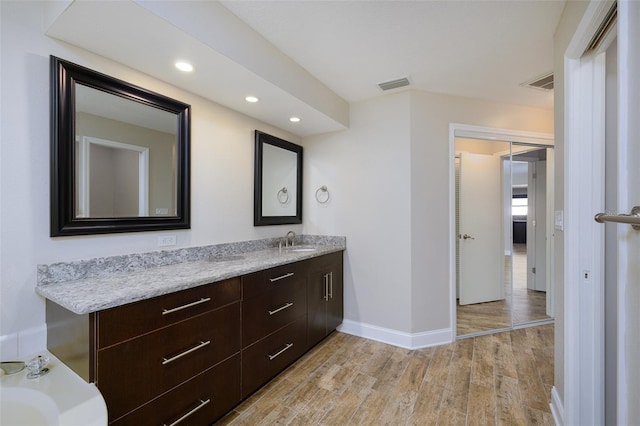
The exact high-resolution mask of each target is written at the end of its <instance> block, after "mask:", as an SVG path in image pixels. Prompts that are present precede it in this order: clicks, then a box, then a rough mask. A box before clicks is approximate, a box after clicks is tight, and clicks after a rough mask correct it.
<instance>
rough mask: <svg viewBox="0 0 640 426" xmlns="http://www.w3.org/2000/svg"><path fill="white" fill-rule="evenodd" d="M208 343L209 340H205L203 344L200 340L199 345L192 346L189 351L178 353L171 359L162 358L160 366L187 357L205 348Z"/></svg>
mask: <svg viewBox="0 0 640 426" xmlns="http://www.w3.org/2000/svg"><path fill="white" fill-rule="evenodd" d="M209 343H211V340H207V341H206V342H203V341H202V340H200V343H199V344H198V345H197V346H194V347H193V348H191V349H188V350H186V351H184V352H182V353H180V354H178V355H176V356H172V357H171V358H162V365H167V364H169V363H170V362H173V361H175V360H177V359H179V358H182V357H183V356H185V355H189V354H190V353H191V352H193V351H197V350H198V349H202V348H204V347H205V346H207V345H208V344H209Z"/></svg>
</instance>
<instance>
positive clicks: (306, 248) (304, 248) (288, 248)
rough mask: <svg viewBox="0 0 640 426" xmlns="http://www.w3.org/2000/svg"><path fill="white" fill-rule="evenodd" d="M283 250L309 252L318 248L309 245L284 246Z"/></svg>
mask: <svg viewBox="0 0 640 426" xmlns="http://www.w3.org/2000/svg"><path fill="white" fill-rule="evenodd" d="M283 250H286V251H290V252H293V253H303V252H309V251H316V250H318V249H317V248H316V247H309V246H293V247H287V248H283Z"/></svg>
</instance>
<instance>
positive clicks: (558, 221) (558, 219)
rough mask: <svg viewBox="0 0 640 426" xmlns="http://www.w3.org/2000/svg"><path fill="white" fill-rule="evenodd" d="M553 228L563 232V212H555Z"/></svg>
mask: <svg viewBox="0 0 640 426" xmlns="http://www.w3.org/2000/svg"><path fill="white" fill-rule="evenodd" d="M554 227H555V228H556V229H557V230H559V231H564V210H556V211H555V221H554Z"/></svg>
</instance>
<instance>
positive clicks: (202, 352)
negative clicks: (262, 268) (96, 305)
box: [91, 278, 241, 424]
mask: <svg viewBox="0 0 640 426" xmlns="http://www.w3.org/2000/svg"><path fill="white" fill-rule="evenodd" d="M240 290H241V289H240V279H239V278H234V279H230V280H226V281H222V282H219V283H213V284H208V285H205V286H201V287H196V288H193V289H189V290H184V291H179V292H176V293H172V294H168V295H165V296H160V297H155V298H152V299H148V300H144V301H141V302H136V303H132V304H129V305H124V306H120V307H117V308H112V309H108V310H104V311H99V312H96V313H95V314H93V318H92V321H93V330H94V333H93V336H94V338H93V339H92V345H91V346H92V348H93V349H92V353H93V354H95V355H94V356H93V360H94V365H93V368H92V373H93V374H92V381H93V382H94V383H95V384H96V386H97V387H98V389H100V392H101V393H102V395H103V397H104V399H105V402H106V404H107V411H108V413H109V422H110V423H114V422H117V423H119V424H136V420H135V419H138V418H140V416H142V414H140V413H138V412H139V411H140V410H141V411H140V412H144V413H146V412H148V408H144V409H143V407H148V406H150V405H151V406H155V405H161V406H163V407H166V408H167V409H168V410H160V411H159V413H158V414H157V415H158V416H161V417H162V418H163V420H167V418H169V419H170V418H172V411H176V412H181V408H186V407H188V406H190V404H192V403H193V401H200V400H201V399H202V398H204V397H207V398H208V396H207V395H212V394H213V392H214V389H215V388H216V387H217V386H218V384H217V383H216V382H215V381H213V382H210V383H209V384H208V385H206V386H205V388H203V389H200V388H199V387H197V386H196V387H195V390H193V391H192V388H193V383H195V382H199V381H201V380H204V379H203V378H198V379H196V378H197V377H199V376H201V375H203V374H205V373H203V372H205V371H209V370H211V369H212V367H215V366H217V365H218V364H220V363H224V362H226V361H225V360H228V359H230V358H232V357H234V356H236V357H237V359H238V361H237V362H235V363H233V362H227V363H226V364H225V365H226V369H232V368H235V369H236V370H237V371H225V376H224V377H225V380H224V381H228V380H231V378H233V377H236V381H237V383H236V384H233V385H229V386H230V388H229V392H230V394H229V395H226V399H225V400H222V401H221V400H219V401H216V410H222V412H223V413H224V412H226V411H228V410H230V409H231V408H233V407H234V406H235V405H236V404H237V403H238V402H240V364H239V359H240ZM213 371H214V370H211V371H209V373H207V376H211V375H212V374H213ZM216 371H218V373H217V374H216V375H215V376H216V377H217V376H219V375H220V372H219V369H218V370H216ZM193 381H195V382H193ZM188 383H191V384H188ZM234 387H235V388H236V389H237V391H233V392H232V390H233V389H234ZM202 391H204V394H203V395H201V393H202ZM168 392H170V393H171V395H173V396H172V397H171V398H175V399H176V400H179V401H181V403H182V404H183V405H184V407H182V406H179V405H175V404H173V403H171V404H168V403H167V404H164V403H161V402H159V401H163V400H168V399H171V398H169V396H167V393H168ZM203 400H206V399H203ZM206 405H207V406H208V405H209V404H206ZM196 406H197V405H196ZM204 408H205V407H204V406H203V407H202V409H198V410H197V411H198V415H197V416H195V412H194V413H193V415H194V416H195V417H194V418H199V417H202V416H204V415H206V413H211V412H212V409H211V407H207V409H206V410H205V409H204ZM189 411H191V410H187V412H189ZM214 411H215V410H214ZM155 416H156V415H154V416H153V417H155ZM206 420H207V421H206V422H204V423H207V422H212V421H214V420H215V418H213V417H207V418H206ZM137 424H140V423H137Z"/></svg>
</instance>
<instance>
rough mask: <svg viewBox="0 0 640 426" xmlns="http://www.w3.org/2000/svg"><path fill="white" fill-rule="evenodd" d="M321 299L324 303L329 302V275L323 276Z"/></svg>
mask: <svg viewBox="0 0 640 426" xmlns="http://www.w3.org/2000/svg"><path fill="white" fill-rule="evenodd" d="M322 298H323V299H324V300H325V301H328V300H329V274H324V294H323V295H322Z"/></svg>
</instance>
